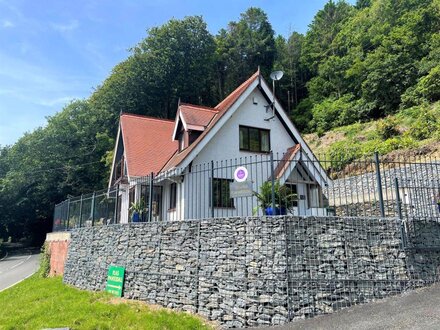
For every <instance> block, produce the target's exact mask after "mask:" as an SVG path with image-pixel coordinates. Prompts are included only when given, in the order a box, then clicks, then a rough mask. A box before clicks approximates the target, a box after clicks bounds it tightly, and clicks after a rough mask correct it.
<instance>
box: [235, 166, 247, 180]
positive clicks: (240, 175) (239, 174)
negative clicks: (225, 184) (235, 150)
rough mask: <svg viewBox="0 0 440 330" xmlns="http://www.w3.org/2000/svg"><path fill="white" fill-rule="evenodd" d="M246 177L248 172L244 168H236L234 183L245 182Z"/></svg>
mask: <svg viewBox="0 0 440 330" xmlns="http://www.w3.org/2000/svg"><path fill="white" fill-rule="evenodd" d="M247 177H248V171H247V169H246V167H244V166H240V167H237V169H236V170H235V172H234V179H235V181H237V182H243V181H246V179H247Z"/></svg>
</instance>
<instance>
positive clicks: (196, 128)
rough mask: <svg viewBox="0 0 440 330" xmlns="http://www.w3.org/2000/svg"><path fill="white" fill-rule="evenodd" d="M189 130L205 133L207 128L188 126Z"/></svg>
mask: <svg viewBox="0 0 440 330" xmlns="http://www.w3.org/2000/svg"><path fill="white" fill-rule="evenodd" d="M187 129H191V130H193V131H204V130H205V126H200V125H191V124H189V125H187Z"/></svg>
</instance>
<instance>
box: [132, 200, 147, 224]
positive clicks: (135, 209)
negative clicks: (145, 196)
mask: <svg viewBox="0 0 440 330" xmlns="http://www.w3.org/2000/svg"><path fill="white" fill-rule="evenodd" d="M129 210H130V216H131V221H133V222H140V221H141V218H142V214H143V213H144V212H145V206H144V203H143V201H139V202H133V203H131V206H130V209H129Z"/></svg>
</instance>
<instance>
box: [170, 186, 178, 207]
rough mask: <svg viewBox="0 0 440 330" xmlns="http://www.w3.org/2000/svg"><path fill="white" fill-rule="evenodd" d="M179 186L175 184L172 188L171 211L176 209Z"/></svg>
mask: <svg viewBox="0 0 440 330" xmlns="http://www.w3.org/2000/svg"><path fill="white" fill-rule="evenodd" d="M176 195H177V184H176V183H175V182H174V183H172V184H171V186H170V209H175V208H176V200H177V199H176Z"/></svg>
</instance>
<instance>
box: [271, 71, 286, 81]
mask: <svg viewBox="0 0 440 330" xmlns="http://www.w3.org/2000/svg"><path fill="white" fill-rule="evenodd" d="M283 75H284V72H283V71H274V72H272V73H271V74H270V79H272V80H274V81H278V80H280V79H281V78H283Z"/></svg>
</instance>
